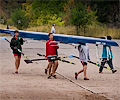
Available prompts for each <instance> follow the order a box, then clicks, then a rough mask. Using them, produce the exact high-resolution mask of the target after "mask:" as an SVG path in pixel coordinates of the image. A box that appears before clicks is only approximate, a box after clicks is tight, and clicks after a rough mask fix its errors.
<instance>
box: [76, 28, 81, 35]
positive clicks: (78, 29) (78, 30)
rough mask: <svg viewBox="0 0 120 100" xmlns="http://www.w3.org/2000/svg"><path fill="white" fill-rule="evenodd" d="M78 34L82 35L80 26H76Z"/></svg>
mask: <svg viewBox="0 0 120 100" xmlns="http://www.w3.org/2000/svg"><path fill="white" fill-rule="evenodd" d="M76 34H77V35H80V28H79V26H76Z"/></svg>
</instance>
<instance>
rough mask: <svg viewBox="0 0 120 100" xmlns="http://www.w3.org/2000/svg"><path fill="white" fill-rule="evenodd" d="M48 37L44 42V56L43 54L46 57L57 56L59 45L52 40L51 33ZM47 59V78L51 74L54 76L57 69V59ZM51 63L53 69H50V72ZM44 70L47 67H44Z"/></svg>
mask: <svg viewBox="0 0 120 100" xmlns="http://www.w3.org/2000/svg"><path fill="white" fill-rule="evenodd" d="M48 37H49V40H48V41H47V42H46V56H45V58H46V59H47V58H48V57H57V49H59V46H58V45H57V43H56V42H55V41H54V40H53V34H52V33H49V34H48ZM48 61H49V64H48V66H49V76H48V79H49V78H50V77H51V76H53V77H54V78H56V75H55V71H56V70H57V67H58V61H57V60H55V61H51V60H48ZM52 65H53V69H52V73H51V68H52ZM45 70H47V69H45Z"/></svg>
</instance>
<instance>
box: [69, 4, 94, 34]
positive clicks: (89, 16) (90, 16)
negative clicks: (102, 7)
mask: <svg viewBox="0 0 120 100" xmlns="http://www.w3.org/2000/svg"><path fill="white" fill-rule="evenodd" d="M95 14H96V11H91V10H90V9H89V10H88V9H87V5H83V3H81V2H76V3H75V7H74V8H73V9H72V10H71V17H70V22H71V24H72V25H75V26H76V29H77V31H76V32H77V35H79V33H80V28H83V29H84V32H85V28H87V25H90V24H92V23H93V21H96V17H95Z"/></svg>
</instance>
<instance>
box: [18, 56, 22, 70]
mask: <svg viewBox="0 0 120 100" xmlns="http://www.w3.org/2000/svg"><path fill="white" fill-rule="evenodd" d="M20 60H21V58H18V68H19V66H20Z"/></svg>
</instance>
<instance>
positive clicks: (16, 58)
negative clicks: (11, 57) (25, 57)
mask: <svg viewBox="0 0 120 100" xmlns="http://www.w3.org/2000/svg"><path fill="white" fill-rule="evenodd" d="M15 68H16V72H17V71H18V68H19V62H18V56H15Z"/></svg>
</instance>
